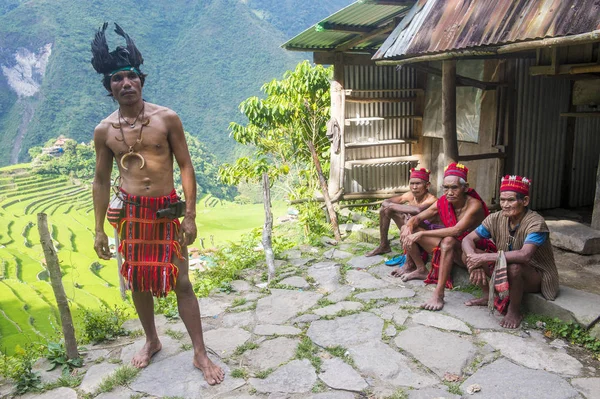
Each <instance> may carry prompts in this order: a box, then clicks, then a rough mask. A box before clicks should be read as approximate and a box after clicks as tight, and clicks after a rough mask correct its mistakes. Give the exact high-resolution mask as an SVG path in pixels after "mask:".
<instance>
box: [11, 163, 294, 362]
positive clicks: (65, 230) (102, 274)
mask: <svg viewBox="0 0 600 399" xmlns="http://www.w3.org/2000/svg"><path fill="white" fill-rule="evenodd" d="M211 199H212V198H209V199H208V200H207V199H206V198H205V199H202V200H200V201H199V203H198V220H197V225H198V231H199V237H204V238H205V242H206V244H207V245H208V246H213V245H220V244H224V243H225V242H226V241H227V240H236V239H239V238H240V236H241V235H242V234H243V233H245V232H248V231H250V230H251V229H253V228H255V227H257V226H260V225H261V223H262V217H263V216H262V212H263V211H262V209H263V205H262V204H251V205H243V206H242V205H237V204H231V203H222V204H219V206H216V207H215V205H216V204H215V202H216V201H211ZM274 205H275V204H274ZM283 210H284V207H283V205H282V204H278V205H276V207H275V208H274V212H276V214H277V213H279V214H280V213H282V212H283ZM40 212H44V213H46V214H47V215H48V226H49V228H50V233H51V235H52V238H53V241H54V245H55V247H56V249H57V253H58V257H59V260H60V266H61V270H62V274H63V279H62V282H63V285H64V288H65V292H66V295H67V297H68V298H69V301H70V303H69V305H70V307H71V312H72V313H73V315H74V317H75V322H76V327H77V320H78V319H79V317H78V316H80V315H81V314H82V310H83V309H89V310H95V309H98V308H99V307H100V306H102V305H106V306H108V307H111V308H112V307H114V306H115V305H119V306H122V305H123V304H124V302H123V301H122V300H121V297H120V293H119V281H118V274H117V265H116V261H115V260H114V259H113V260H112V261H103V260H100V259H98V257H97V255H96V253H95V251H94V248H93V242H94V212H93V206H92V191H91V185H90V184H89V183H85V184H83V183H81V184H76V183H74V182H73V181H72V179H70V178H69V177H67V176H58V175H55V176H49V175H39V174H35V173H32V172H30V169H29V166H28V165H15V166H11V167H6V168H1V169H0V304H1V306H0V351H2V352H4V353H6V354H12V353H13V352H14V350H15V346H16V345H20V346H24V345H26V344H27V343H28V342H39V341H42V342H44V341H45V340H47V339H50V338H53V337H55V336H57V334H58V335H60V323H59V322H58V320H59V314H58V310H57V308H56V300H55V298H54V293H53V291H52V287H51V285H50V281H49V279H48V275H47V272H46V269H45V267H44V262H45V261H44V255H43V250H42V246H41V244H40V239H39V233H38V230H37V214H38V213H40ZM241 215H243V217H241ZM111 231H112V228H111V227H110V226H109V225H108V224H107V228H106V232H107V234H109V235H110V232H111Z"/></svg>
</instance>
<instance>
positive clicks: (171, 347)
mask: <svg viewBox="0 0 600 399" xmlns="http://www.w3.org/2000/svg"><path fill="white" fill-rule="evenodd" d="M206 334H208V333H206ZM159 339H160V342H161V344H162V349H161V350H160V351H159V352H158V353H156V354H155V355H154V356H152V359H151V362H152V363H155V362H160V361H161V360H164V359H166V358H168V357H169V356H173V355H174V354H176V353H178V352H179V351H180V346H181V343H180V342H179V341H176V340H174V339H173V338H171V337H169V336H161V337H159ZM145 343H146V338H140V339H138V340H136V341H134V342H133V344H131V345H127V346H124V347H123V350H121V361H122V362H123V364H130V363H131V359H133V356H134V355H135V354H136V353H137V352H138V351H139V350H140V349H142V347H143V346H144V344H145Z"/></svg>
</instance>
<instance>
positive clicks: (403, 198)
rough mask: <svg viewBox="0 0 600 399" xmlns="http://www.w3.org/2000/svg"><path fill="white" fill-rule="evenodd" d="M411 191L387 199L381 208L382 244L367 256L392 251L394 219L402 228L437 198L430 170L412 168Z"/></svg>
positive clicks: (380, 233)
mask: <svg viewBox="0 0 600 399" xmlns="http://www.w3.org/2000/svg"><path fill="white" fill-rule="evenodd" d="M408 184H409V187H410V191H409V192H407V193H404V194H402V195H399V196H396V197H392V198H389V199H386V200H385V201H383V203H382V204H381V208H380V210H379V237H380V240H381V242H380V244H379V246H378V247H377V248H375V249H374V250H372V251H371V252H368V253H367V254H366V255H365V256H375V255H381V254H385V253H388V252H390V251H391V248H390V241H389V240H388V231H389V230H390V222H391V221H392V220H393V221H394V222H395V223H396V226H398V229H400V230H402V226H404V224H405V223H406V221H407V220H408V219H409V218H410V217H411V216H414V215H416V214H417V213H419V212H421V211H423V210H425V209H427V208H429V207H430V206H431V205H432V204H433V203H434V202H435V201H436V200H437V198H436V197H435V195H433V194H431V193H430V192H429V187H430V183H429V170H428V169H425V168H421V169H415V168H412V169H411V170H410V180H409V182H408Z"/></svg>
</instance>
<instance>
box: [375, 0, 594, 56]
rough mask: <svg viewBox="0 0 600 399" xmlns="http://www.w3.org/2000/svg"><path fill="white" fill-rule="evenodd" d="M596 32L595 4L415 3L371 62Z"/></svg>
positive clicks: (585, 0) (562, 0) (561, 0)
mask: <svg viewBox="0 0 600 399" xmlns="http://www.w3.org/2000/svg"><path fill="white" fill-rule="evenodd" d="M599 28H600V0H419V1H418V2H417V3H416V4H415V5H414V6H413V8H412V9H411V11H410V12H409V14H408V15H407V16H406V17H405V18H404V19H403V20H402V22H401V23H400V24H399V25H398V26H397V27H396V29H395V30H394V31H393V32H392V34H391V35H390V36H389V37H388V38H387V40H386V41H385V42H384V44H383V45H382V46H381V48H380V49H379V51H377V53H376V54H375V56H374V57H373V59H378V60H382V59H403V58H410V57H412V56H417V55H424V54H434V53H442V52H446V51H452V50H455V51H456V50H465V49H473V48H477V47H481V46H497V45H503V44H508V43H515V42H522V41H528V40H535V39H542V38H548V37H560V36H569V35H575V34H581V33H586V32H591V31H594V30H597V29H599Z"/></svg>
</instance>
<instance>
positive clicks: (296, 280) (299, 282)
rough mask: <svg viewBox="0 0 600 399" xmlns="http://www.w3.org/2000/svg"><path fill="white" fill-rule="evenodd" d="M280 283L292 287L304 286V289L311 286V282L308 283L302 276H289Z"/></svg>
mask: <svg viewBox="0 0 600 399" xmlns="http://www.w3.org/2000/svg"><path fill="white" fill-rule="evenodd" d="M279 284H282V285H289V286H290V287H295V288H302V289H306V288H308V287H310V284H308V282H307V281H306V280H305V279H304V278H302V277H300V276H292V277H288V278H286V279H283V280H281V281H280V282H279Z"/></svg>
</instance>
